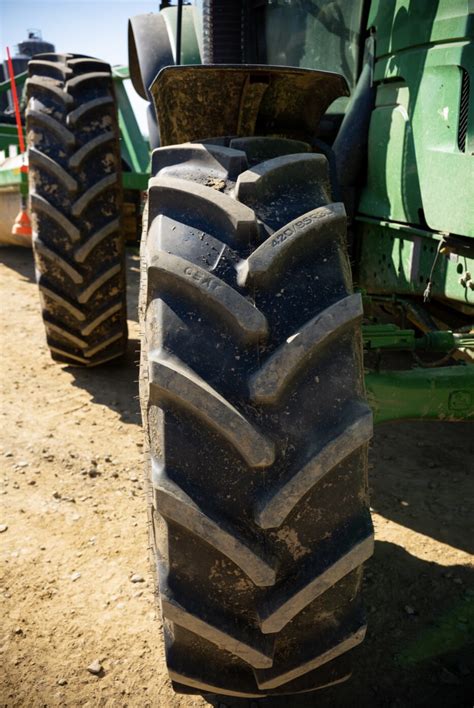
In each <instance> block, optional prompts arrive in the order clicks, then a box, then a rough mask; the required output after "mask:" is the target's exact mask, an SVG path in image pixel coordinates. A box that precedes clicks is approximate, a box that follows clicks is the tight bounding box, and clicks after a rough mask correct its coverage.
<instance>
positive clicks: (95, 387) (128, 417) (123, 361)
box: [67, 339, 141, 425]
mask: <svg viewBox="0 0 474 708" xmlns="http://www.w3.org/2000/svg"><path fill="white" fill-rule="evenodd" d="M139 359H140V341H139V340H138V339H129V340H128V346H127V352H126V353H125V354H124V356H121V357H120V358H118V359H114V360H113V361H110V362H107V364H104V365H103V366H96V367H93V368H90V369H83V368H79V367H72V366H71V367H67V371H68V372H69V373H70V374H71V375H72V377H73V378H72V385H73V386H78V387H79V388H82V389H85V390H86V391H88V393H89V394H90V396H91V403H98V404H101V405H103V406H107V407H108V408H110V409H111V410H114V411H116V412H117V413H119V414H120V418H121V420H122V421H124V422H125V423H133V424H136V425H141V415H140V402H139V398H138V375H139Z"/></svg>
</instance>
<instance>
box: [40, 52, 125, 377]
mask: <svg viewBox="0 0 474 708" xmlns="http://www.w3.org/2000/svg"><path fill="white" fill-rule="evenodd" d="M28 72H29V79H28V81H27V96H28V106H27V110H26V130H27V140H28V161H29V201H30V213H31V217H32V224H33V250H34V256H35V265H36V273H37V280H38V285H39V291H40V299H41V305H42V312H43V320H44V325H45V329H46V339H47V342H48V346H49V348H50V351H51V356H52V357H53V359H55V360H57V361H60V362H64V363H67V364H70V365H80V366H96V365H97V364H102V363H104V362H106V361H109V360H110V359H114V358H115V357H118V356H120V355H121V354H123V353H124V351H125V348H126V345H127V315H126V301H125V262H124V257H125V250H124V239H123V234H122V229H121V219H122V201H123V196H122V185H121V158H120V148H119V128H118V121H117V109H116V104H115V97H114V88H113V81H112V75H111V69H110V66H109V65H108V64H105V63H104V62H102V61H99V60H97V59H91V58H89V57H84V56H80V55H75V54H42V55H37V56H36V57H35V58H34V59H32V60H31V61H30V62H29V64H28Z"/></svg>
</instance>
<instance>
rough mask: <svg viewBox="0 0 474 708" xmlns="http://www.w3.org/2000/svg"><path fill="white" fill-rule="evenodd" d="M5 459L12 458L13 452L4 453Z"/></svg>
mask: <svg viewBox="0 0 474 708" xmlns="http://www.w3.org/2000/svg"><path fill="white" fill-rule="evenodd" d="M5 457H13V452H10V450H9V451H8V452H6V453H5Z"/></svg>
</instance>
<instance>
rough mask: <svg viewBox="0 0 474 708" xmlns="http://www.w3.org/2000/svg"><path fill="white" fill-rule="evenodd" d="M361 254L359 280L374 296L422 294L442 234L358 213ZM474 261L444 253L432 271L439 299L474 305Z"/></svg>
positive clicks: (434, 287) (433, 285) (360, 285)
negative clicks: (376, 294)
mask: <svg viewBox="0 0 474 708" xmlns="http://www.w3.org/2000/svg"><path fill="white" fill-rule="evenodd" d="M357 221H358V234H359V246H360V254H359V258H358V263H359V271H358V277H357V284H358V285H359V287H361V288H363V289H365V290H367V292H370V293H372V294H375V293H378V294H390V295H391V294H393V293H398V294H399V295H419V296H421V295H423V292H424V290H425V288H426V286H427V283H428V280H429V277H430V273H431V269H432V267H433V263H434V260H435V257H436V251H437V248H438V243H439V241H440V239H441V238H442V237H441V235H440V234H433V233H432V232H430V231H426V230H423V229H421V228H414V227H411V226H408V225H407V224H399V223H394V222H387V221H381V220H377V219H370V218H368V217H358V219H357ZM467 274H470V275H471V276H472V278H473V279H474V259H473V258H468V257H467V256H465V255H459V254H456V253H446V254H440V255H439V256H438V258H437V261H436V265H435V267H434V270H433V277H432V291H431V294H432V296H433V297H435V298H440V299H445V300H446V299H447V300H451V301H454V302H456V303H459V304H460V305H461V306H463V307H464V308H470V311H471V314H472V307H473V306H474V289H473V288H474V280H471V279H470V278H469V277H467V279H466V276H467Z"/></svg>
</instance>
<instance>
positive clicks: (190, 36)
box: [161, 5, 201, 64]
mask: <svg viewBox="0 0 474 708" xmlns="http://www.w3.org/2000/svg"><path fill="white" fill-rule="evenodd" d="M161 15H162V16H163V19H164V21H165V23H166V27H167V29H168V34H169V37H170V42H171V48H172V51H173V57H174V60H175V61H176V57H175V56H174V55H175V51H176V27H177V19H178V12H177V8H176V7H167V8H165V9H164V10H162V11H161ZM180 63H181V64H200V63H201V54H200V52H199V45H198V39H197V35H196V26H195V13H194V8H193V7H191V6H188V5H185V6H184V7H183V20H182V25H181V62H180Z"/></svg>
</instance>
